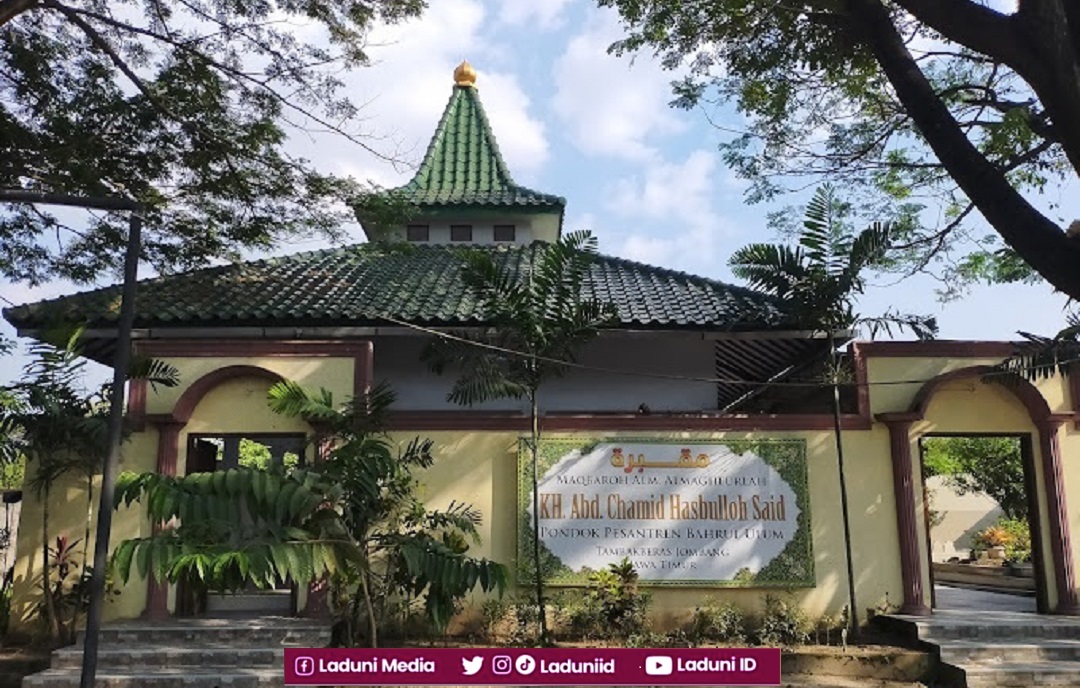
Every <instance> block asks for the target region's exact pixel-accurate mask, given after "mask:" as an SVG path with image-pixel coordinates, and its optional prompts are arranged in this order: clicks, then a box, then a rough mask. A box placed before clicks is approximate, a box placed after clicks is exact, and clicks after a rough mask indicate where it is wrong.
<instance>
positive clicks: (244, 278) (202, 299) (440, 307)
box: [4, 243, 792, 331]
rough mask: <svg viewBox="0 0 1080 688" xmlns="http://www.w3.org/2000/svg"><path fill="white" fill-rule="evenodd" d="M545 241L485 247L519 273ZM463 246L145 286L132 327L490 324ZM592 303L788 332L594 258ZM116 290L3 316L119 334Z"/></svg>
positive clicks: (711, 292)
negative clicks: (469, 284) (472, 286)
mask: <svg viewBox="0 0 1080 688" xmlns="http://www.w3.org/2000/svg"><path fill="white" fill-rule="evenodd" d="M539 247H540V244H539V243H533V244H531V245H526V246H498V247H494V246H488V247H477V248H476V249H475V250H484V251H491V252H492V253H494V254H495V256H496V259H497V260H499V261H502V262H503V263H506V264H509V265H511V266H512V267H513V268H514V269H515V270H518V271H520V270H521V268H522V267H523V266H526V265H528V263H529V262H530V261H531V260H533V258H534V256H535V255H536V253H537V251H538V249H539ZM463 250H464V249H463V247H460V246H453V245H415V244H358V245H355V246H348V247H344V248H335V249H326V250H320V251H311V252H306V253H297V254H295V255H290V256H285V257H281V258H270V259H265V260H258V261H253V262H248V263H240V264H234V265H226V266H220V267H213V268H206V269H202V270H194V271H191V272H186V273H180V274H175V275H167V276H162V277H156V278H153V279H148V280H143V281H141V282H140V283H139V287H138V296H137V300H136V312H137V316H136V326H137V327H195V326H198V327H207V326H247V325H250V326H266V325H270V324H273V325H287V326H291V325H298V326H299V325H308V326H320V325H354V326H355V325H375V324H384V325H385V324H387V320H386V318H387V317H390V318H393V319H398V320H406V321H409V322H412V323H417V324H425V325H432V326H468V325H478V324H483V323H484V322H485V314H484V313H482V312H480V310H479V309H478V307H477V304H476V302H475V300H474V299H473V297H472V295H471V294H470V293H469V290H468V289H467V288H466V287H465V285H464V282H463V280H462V278H461V266H462V263H463V261H462V251H463ZM591 261H592V267H591V269H590V271H589V277H588V280H587V283H586V285H585V287H584V291H585V294H584V296H586V297H595V298H597V299H599V300H601V301H608V302H611V303H613V304H614V305H615V308H616V311H617V314H618V325H617V327H619V326H621V327H624V328H635V327H640V328H657V329H659V328H663V329H681V328H689V329H709V330H721V331H726V330H730V331H736V330H738V331H753V330H782V329H792V328H790V327H788V326H787V324H788V323H787V318H786V317H785V313H784V310H783V306H782V304H781V303H780V302H778V301H777V300H776V299H773V298H771V297H768V296H765V295H763V294H760V293H758V292H755V291H751V290H749V289H745V288H742V287H735V286H732V285H729V284H725V283H723V282H718V281H715V280H711V279H706V278H703V277H697V276H694V275H688V274H686V273H682V272H677V271H673V270H667V269H663V268H657V267H653V266H649V265H644V264H642V263H636V262H633V261H629V260H624V259H621V258H614V257H611V256H604V255H594V256H592V257H591ZM119 302H120V288H119V287H118V286H113V287H106V288H103V289H97V290H93V291H87V292H83V293H78V294H73V295H70V296H65V297H61V298H58V299H52V300H49V301H41V302H38V303H31V304H26V305H22V306H16V307H13V308H7V309H5V310H4V317H5V318H6V319H7V320H8V321H9V322H11V323H12V324H13V325H15V326H16V327H18V328H20V329H34V328H39V327H42V326H45V325H48V324H50V323H52V322H54V321H55V320H67V321H79V322H85V323H87V324H88V326H90V327H109V326H113V325H115V322H116V320H117V318H118V315H119Z"/></svg>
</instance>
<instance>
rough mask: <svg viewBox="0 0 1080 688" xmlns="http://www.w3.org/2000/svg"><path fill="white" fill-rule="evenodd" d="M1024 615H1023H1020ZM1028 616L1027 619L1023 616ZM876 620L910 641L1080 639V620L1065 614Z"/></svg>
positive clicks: (900, 617) (898, 617) (879, 624)
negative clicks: (1066, 616)
mask: <svg viewBox="0 0 1080 688" xmlns="http://www.w3.org/2000/svg"><path fill="white" fill-rule="evenodd" d="M1016 617H1021V618H1016ZM1023 617H1026V618H1023ZM874 623H875V624H876V625H878V626H879V627H882V628H884V629H886V630H889V631H891V632H894V633H897V634H899V635H901V636H903V637H905V638H907V639H909V640H921V641H926V642H937V641H939V640H981V641H985V642H987V643H994V642H1001V641H1003V639H1004V640H1005V641H1007V640H1022V639H1039V640H1080V623H1078V622H1077V621H1076V620H1075V619H1067V618H1064V617H1052V616H1037V615H1035V614H1014V615H1011V616H1010V618H1000V619H999V618H991V619H984V618H981V617H980V616H978V615H975V614H972V615H969V616H968V618H961V617H956V616H947V617H941V618H939V617H938V616H937V615H935V616H934V617H915V616H901V615H891V616H888V617H877V618H875V619H874Z"/></svg>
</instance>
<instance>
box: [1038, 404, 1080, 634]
mask: <svg viewBox="0 0 1080 688" xmlns="http://www.w3.org/2000/svg"><path fill="white" fill-rule="evenodd" d="M1061 426H1062V422H1061V420H1060V419H1059V418H1049V419H1046V420H1043V421H1042V422H1040V423H1038V428H1039V448H1040V449H1041V450H1042V459H1043V482H1044V489H1045V490H1046V510H1047V511H1048V512H1049V514H1050V554H1051V557H1052V559H1053V561H1054V578H1055V582H1056V583H1057V589H1058V603H1057V609H1056V610H1055V611H1056V612H1057V613H1058V614H1070V615H1074V616H1075V615H1078V614H1080V604H1078V602H1077V597H1076V574H1075V572H1074V570H1073V558H1072V538H1071V536H1070V533H1069V517H1068V514H1067V513H1066V509H1065V475H1064V471H1063V470H1062V466H1061V446H1060V444H1059V443H1058V430H1060V429H1061Z"/></svg>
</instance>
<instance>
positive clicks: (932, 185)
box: [598, 0, 1080, 298]
mask: <svg viewBox="0 0 1080 688" xmlns="http://www.w3.org/2000/svg"><path fill="white" fill-rule="evenodd" d="M598 2H599V4H600V5H602V6H611V7H615V8H617V9H618V11H619V13H620V14H621V15H622V18H623V19H624V21H625V22H626V24H627V25H628V27H629V35H628V36H627V38H626V39H624V40H622V41H619V42H618V43H616V44H615V45H614V46H612V49H613V50H615V51H616V52H625V51H633V50H637V49H639V48H643V47H647V48H651V49H653V50H655V51H656V52H657V53H658V54H659V55H660V56H661V57H662V58H663V61H664V64H665V65H666V66H668V67H672V68H674V67H683V66H688V69H689V74H688V76H687V77H686V78H685V79H683V80H681V81H680V82H678V83H677V84H676V87H675V95H676V100H675V102H676V104H678V105H680V106H683V107H692V106H697V105H702V104H708V103H709V102H711V101H712V99H714V98H719V99H720V100H723V101H731V102H733V103H734V104H735V105H736V107H737V108H738V109H739V111H740V112H741V113H742V114H743V115H745V117H746V118H747V120H748V122H749V123H748V126H747V127H746V129H745V130H741V131H737V132H735V133H734V136H733V138H732V139H731V140H730V141H728V142H727V143H725V144H724V145H723V146H722V151H723V154H724V157H725V159H726V161H727V162H728V163H729V164H730V165H732V166H733V167H734V169H735V170H736V171H737V173H738V174H740V175H741V176H742V177H744V178H746V179H748V180H750V182H751V184H752V186H751V192H750V194H749V199H750V200H751V201H758V200H763V199H767V198H772V197H774V196H775V195H776V194H777V193H780V192H781V191H782V190H783V188H784V184H785V183H786V182H787V181H788V180H789V179H791V178H794V177H806V176H810V177H815V178H816V177H827V178H831V179H836V180H840V181H842V183H844V184H845V186H848V187H850V188H852V189H854V190H859V191H861V192H863V193H864V194H865V195H866V198H867V199H870V201H872V202H871V203H870V206H871V208H872V213H873V215H875V216H877V217H885V216H886V215H885V213H886V212H887V213H888V216H889V217H891V218H892V219H894V220H896V221H897V222H896V223H895V224H894V227H895V229H896V235H895V236H894V240H895V244H896V247H897V248H904V249H905V250H906V252H905V254H903V255H901V256H900V258H901V259H903V261H904V263H903V264H904V266H905V267H906V268H907V269H908V270H911V271H914V270H921V269H925V268H927V266H928V265H930V264H931V262H933V261H935V260H938V259H940V258H942V257H943V256H944V255H945V252H946V251H947V250H950V249H953V250H961V251H963V250H970V253H969V254H968V255H967V257H966V258H965V259H963V260H961V261H960V262H959V264H958V265H955V266H953V267H952V268H948V269H947V270H946V272H947V276H948V277H949V279H950V280H952V284H953V285H955V284H956V282H957V281H963V280H967V281H970V280H976V279H989V280H994V281H1002V282H1011V281H1016V280H1023V279H1029V278H1031V277H1032V276H1033V275H1034V274H1035V273H1037V275H1041V276H1042V278H1044V279H1045V280H1046V281H1047V282H1049V283H1050V284H1051V285H1053V286H1054V287H1055V288H1056V289H1058V290H1060V291H1062V292H1064V293H1065V294H1067V295H1069V296H1071V297H1073V298H1080V269H1078V267H1080V239H1077V238H1071V237H1070V236H1068V235H1067V234H1066V231H1065V228H1064V225H1068V224H1069V219H1068V218H1065V219H1064V221H1063V222H1057V221H1055V220H1054V219H1053V218H1051V217H1049V216H1048V215H1046V214H1044V213H1043V212H1040V211H1039V210H1038V209H1036V207H1035V206H1034V205H1032V203H1031V202H1029V201H1028V200H1027V199H1026V198H1025V192H1030V191H1040V190H1042V189H1044V188H1045V187H1046V186H1047V185H1049V184H1051V183H1054V182H1076V181H1077V179H1078V175H1080V7H1078V6H1077V5H1076V3H1074V2H1070V1H1069V0H1046V1H1044V2H1032V1H1027V2H1020V3H1017V8H1018V9H1017V10H1016V11H1015V12H1012V13H1006V12H1003V11H998V10H995V9H993V7H991V6H988V3H985V2H978V1H976V0H953V1H951V2H939V1H938V0H798V1H796V2H785V3H782V4H777V3H775V2H765V1H763V0H754V1H751V2H746V1H744V0H718V1H716V2H709V3H686V2H676V1H675V0H598ZM997 4H998V5H1000V4H1002V3H997ZM928 202H933V203H934V204H936V205H939V206H940V208H941V209H942V216H943V217H944V218H945V219H944V220H942V221H941V222H940V223H938V224H935V225H934V226H923V224H922V220H923V219H924V218H925V217H926V216H927V215H928V214H929V213H923V212H922V211H923V209H924V208H925V206H926V204H927V203H928ZM973 211H978V213H980V214H981V215H982V216H983V217H984V218H985V219H986V221H987V222H988V223H989V224H990V225H991V226H992V227H993V229H994V230H996V233H997V236H993V235H987V236H982V237H980V236H979V235H978V234H972V231H973V230H972V227H971V226H970V225H969V224H966V222H967V221H968V220H969V219H970V218H971V216H972V213H973ZM1071 227H1072V229H1070V234H1071V233H1073V232H1075V231H1077V230H1080V224H1073V225H1072V226H1071ZM971 242H974V243H971Z"/></svg>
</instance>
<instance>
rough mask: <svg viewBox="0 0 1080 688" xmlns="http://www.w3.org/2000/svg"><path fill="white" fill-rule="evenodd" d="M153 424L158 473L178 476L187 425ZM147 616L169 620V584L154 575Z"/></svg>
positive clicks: (159, 421)
mask: <svg viewBox="0 0 1080 688" xmlns="http://www.w3.org/2000/svg"><path fill="white" fill-rule="evenodd" d="M153 423H154V425H155V426H157V431H158V449H157V472H158V473H160V474H161V475H176V466H177V463H178V461H179V456H180V431H181V430H182V429H183V428H184V425H185V423H182V422H179V421H175V420H173V419H172V418H168V419H162V418H160V417H156V418H155V420H154V421H153ZM163 527H164V525H163V524H161V523H154V525H153V529H154V533H159V532H161V529H162V528H163ZM145 615H146V617H147V618H148V619H151V620H154V621H160V620H162V619H167V618H169V584H168V582H166V581H163V580H158V579H157V578H156V577H155V576H154V575H153V574H152V573H151V574H150V578H149V580H148V581H147V588H146V611H145Z"/></svg>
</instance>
